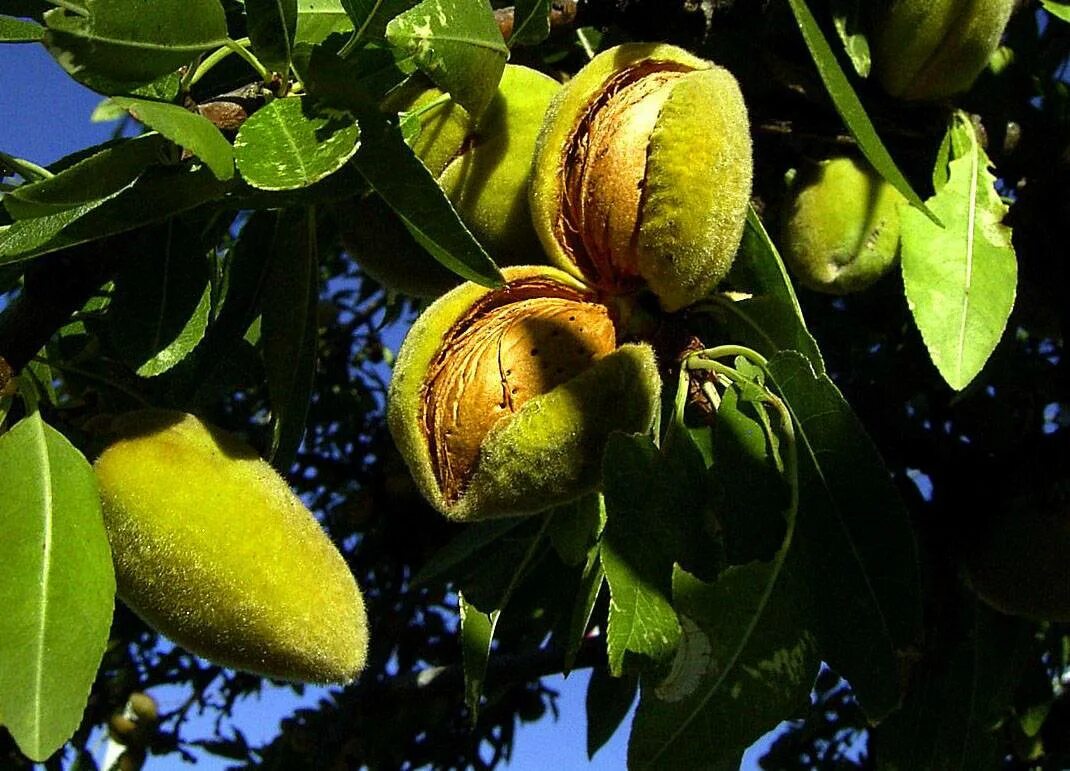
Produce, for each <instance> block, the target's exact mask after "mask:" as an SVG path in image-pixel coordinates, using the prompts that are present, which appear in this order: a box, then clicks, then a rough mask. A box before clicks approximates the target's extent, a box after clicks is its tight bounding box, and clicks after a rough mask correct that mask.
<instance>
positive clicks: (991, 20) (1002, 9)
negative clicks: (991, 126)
mask: <svg viewBox="0 0 1070 771" xmlns="http://www.w3.org/2000/svg"><path fill="white" fill-rule="evenodd" d="M1014 4H1015V0H892V2H890V3H888V2H886V3H885V5H884V7H883V8H879V9H874V11H873V13H874V14H875V17H876V18H875V21H874V23H873V26H872V30H871V35H870V43H871V45H872V48H873V65H874V72H875V74H876V76H877V79H878V80H879V81H880V83H881V85H882V86H883V87H884V90H885V91H887V92H888V93H889V94H891V95H892V96H894V97H896V98H898V99H904V100H935V99H943V98H946V97H949V96H954V95H955V94H958V93H960V92H963V91H967V90H969V88H970V86H972V85H973V82H974V80H976V79H977V76H978V75H979V74H980V73H981V70H983V69H984V67H985V64H987V62H988V60H989V58H990V57H991V56H992V54H993V53H994V52H995V50H996V48H997V47H998V46H999V41H1000V38H1001V37H1002V35H1003V30H1004V29H1005V28H1006V26H1007V21H1008V20H1009V19H1010V16H1011V12H1012V11H1013V10H1014Z"/></svg>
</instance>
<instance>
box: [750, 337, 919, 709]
mask: <svg viewBox="0 0 1070 771" xmlns="http://www.w3.org/2000/svg"><path fill="white" fill-rule="evenodd" d="M767 369H768V372H769V375H770V376H771V378H772V380H773V382H774V384H775V386H776V388H777V390H778V391H779V392H780V395H781V397H782V398H783V400H784V401H785V402H786V404H787V406H788V409H789V411H790V412H791V414H792V417H793V419H794V421H795V426H796V428H795V433H796V441H797V443H798V448H799V475H800V502H799V525H798V528H799V532H798V534H797V536H796V542H797V543H796V547H795V548H796V549H797V550H798V551H799V555H798V560H799V568H798V569H799V571H800V573H802V574H804V575H805V578H801V579H800V580H802V581H805V583H806V584H807V586H808V588H809V591H810V594H811V596H812V597H814V598H817V599H816V600H815V602H814V603H813V607H812V608H811V611H810V618H811V621H810V624H811V626H812V628H813V629H814V630H815V633H816V634H817V636H818V643H819V648H820V651H821V656H822V658H823V659H824V660H825V661H826V662H827V663H828V664H829V666H830V667H832V668H833V669H834V670H836V671H837V672H839V673H840V674H841V675H842V676H843V677H844V678H846V679H847V680H848V681H849V682H850V683H851V686H852V688H853V689H854V691H855V694H856V695H857V696H858V700H859V702H860V704H861V705H862V708H863V709H864V710H865V712H866V714H867V716H868V717H869V719H870V720H871V721H873V722H876V721H878V720H880V719H882V718H883V717H885V716H886V715H888V714H889V713H890V712H892V711H893V710H895V709H896V708H897V707H898V706H899V701H900V692H899V654H900V652H902V651H905V650H907V649H908V648H909V647H911V646H913V645H915V644H916V642H917V639H918V633H919V629H920V623H921V600H920V588H919V585H920V579H919V574H918V557H917V545H916V544H915V541H914V531H913V529H912V528H911V525H910V518H909V515H908V513H907V511H906V508H905V507H904V505H903V503H902V501H901V500H900V498H899V494H898V492H897V491H896V489H895V486H894V485H893V484H892V481H891V478H890V474H889V472H888V469H887V468H886V467H885V465H884V462H883V461H882V460H881V457H880V454H879V453H878V451H877V448H876V447H875V446H874V445H873V442H872V440H871V439H870V438H869V436H868V435H867V434H866V432H865V430H864V429H863V427H862V424H861V423H860V422H859V420H858V418H857V417H856V416H855V414H854V413H853V412H852V411H851V408H850V407H849V406H848V404H847V402H846V401H845V400H844V398H843V396H842V394H840V392H839V390H838V389H837V388H836V386H835V385H833V383H832V381H831V380H830V379H829V378H828V376H827V375H816V374H815V373H814V370H813V368H812V367H811V366H810V364H809V362H807V360H806V359H805V358H804V357H803V356H802V355H801V354H798V353H795V352H793V351H785V352H782V353H779V354H777V355H776V356H775V357H774V358H773V359H772V360H771V361H770V362H769V365H768V368H767Z"/></svg>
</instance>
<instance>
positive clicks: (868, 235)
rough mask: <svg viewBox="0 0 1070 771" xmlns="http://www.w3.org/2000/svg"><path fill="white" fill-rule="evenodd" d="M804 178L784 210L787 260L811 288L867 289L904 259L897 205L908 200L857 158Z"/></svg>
mask: <svg viewBox="0 0 1070 771" xmlns="http://www.w3.org/2000/svg"><path fill="white" fill-rule="evenodd" d="M805 176H806V179H802V180H797V182H796V190H795V192H794V195H793V197H792V199H791V201H790V203H789V204H788V206H787V208H786V209H785V220H784V227H783V232H784V260H785V262H786V263H787V264H788V267H789V268H790V269H791V272H792V275H794V276H795V277H796V278H797V279H798V280H799V281H800V282H801V283H802V284H803V285H804V286H806V287H809V288H810V289H815V290H817V291H819V292H827V293H829V294H850V293H851V292H857V291H860V290H862V289H865V288H866V287H868V286H870V285H871V284H873V283H874V282H875V281H876V280H877V279H879V278H880V277H881V276H883V275H884V274H885V273H887V272H888V271H889V270H890V269H891V268H892V266H893V265H895V263H896V260H897V259H898V257H899V210H898V206H899V204H900V203H902V202H904V201H905V199H904V198H903V196H902V195H901V194H900V193H899V191H898V190H896V189H895V188H894V187H892V186H891V185H890V184H888V183H887V182H885V181H884V179H883V178H882V177H881V176H880V175H879V174H878V173H877V172H876V170H874V169H873V168H872V167H871V166H870V165H869V164H867V163H866V162H865V161H861V160H857V159H855V158H852V157H842V158H833V159H830V160H827V161H822V162H821V163H820V164H818V166H817V168H816V169H815V170H813V171H812V172H811V173H808V174H806V175H805Z"/></svg>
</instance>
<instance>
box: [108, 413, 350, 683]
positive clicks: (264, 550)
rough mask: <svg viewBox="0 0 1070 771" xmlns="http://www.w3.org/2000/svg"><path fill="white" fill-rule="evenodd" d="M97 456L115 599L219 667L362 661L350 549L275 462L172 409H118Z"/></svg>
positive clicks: (312, 671) (295, 668) (338, 666)
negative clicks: (112, 437) (343, 549)
mask: <svg viewBox="0 0 1070 771" xmlns="http://www.w3.org/2000/svg"><path fill="white" fill-rule="evenodd" d="M113 428H114V430H115V432H116V433H117V434H118V435H119V436H120V437H121V438H119V439H118V440H117V441H116V442H114V443H113V444H112V445H111V446H109V447H108V448H107V449H106V450H105V451H104V452H103V453H102V454H101V456H100V457H99V458H98V459H97V461H96V463H95V464H94V468H95V470H96V475H97V480H98V482H99V485H100V493H101V500H102V503H103V509H104V523H105V527H106V529H107V532H108V539H109V541H110V543H111V548H112V555H113V559H114V561H115V572H116V580H117V585H118V593H119V596H120V598H121V599H122V600H123V601H124V602H125V603H126V604H127V605H129V606H130V607H131V608H132V609H133V610H134V611H135V612H137V614H138V615H140V616H141V617H142V618H143V619H144V620H145V621H146V622H147V623H148V624H149V625H151V626H152V627H154V628H155V629H156V630H158V631H159V632H161V633H163V634H165V635H167V636H168V637H169V638H171V639H172V640H173V641H174V642H176V643H177V644H179V645H181V646H182V647H184V648H186V649H187V650H189V651H191V652H192V653H196V654H198V655H200V656H203V657H204V658H206V659H208V660H210V661H213V662H215V663H217V664H221V665H223V666H228V667H233V668H234V669H242V670H246V671H249V672H256V673H259V674H263V675H267V676H269V677H276V678H281V679H284V680H302V681H309V682H320V683H327V682H348V681H350V680H352V679H353V678H354V677H356V675H357V674H358V673H359V672H360V670H361V669H362V668H363V666H364V658H365V651H366V648H367V642H368V633H367V618H366V616H365V611H364V602H363V599H362V597H361V594H360V591H359V589H358V588H357V585H356V582H355V581H354V579H353V575H352V573H351V572H350V571H349V568H348V567H347V565H346V563H345V560H344V559H343V558H342V556H341V554H339V553H338V551H337V550H336V549H335V547H334V545H333V544H332V543H331V541H330V539H329V538H328V537H327V534H326V533H325V532H324V531H323V529H322V528H321V527H320V525H319V523H318V522H316V520H315V518H314V517H313V516H312V513H311V512H310V511H309V510H308V509H307V508H305V506H304V505H303V504H302V503H301V501H300V499H299V498H298V497H297V496H296V495H294V493H293V491H292V490H290V488H289V486H287V484H286V482H285V481H284V480H283V479H282V477H280V476H279V475H278V474H277V473H276V472H275V471H274V469H272V468H271V466H269V465H268V464H267V463H265V462H264V461H263V460H261V459H260V458H259V456H257V454H256V452H255V451H254V450H253V449H252V448H251V447H249V446H248V445H246V444H244V443H243V442H241V441H239V440H238V439H237V438H235V437H233V436H231V435H230V434H227V433H225V432H223V431H221V430H219V429H217V428H214V427H212V426H209V425H208V424H206V423H204V422H202V421H201V420H199V419H198V418H196V417H194V416H192V415H187V414H185V413H181V412H174V411H171V410H142V411H138V412H133V413H128V414H126V415H123V416H121V417H119V418H117V419H116V420H115V421H114V426H113Z"/></svg>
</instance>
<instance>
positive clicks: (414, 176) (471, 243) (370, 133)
mask: <svg viewBox="0 0 1070 771" xmlns="http://www.w3.org/2000/svg"><path fill="white" fill-rule="evenodd" d="M361 126H362V129H363V144H362V147H361V150H360V152H358V153H357V155H356V157H355V158H354V161H353V162H354V163H355V164H356V166H357V169H359V170H360V173H361V174H363V175H364V178H365V179H366V180H367V181H368V184H369V185H371V186H372V188H373V189H374V190H375V192H377V193H379V195H381V196H382V197H383V200H384V201H386V202H387V204H388V205H389V206H390V208H391V209H393V210H394V211H395V212H397V214H398V216H399V217H400V218H401V219H402V221H403V222H404V223H405V227H406V228H408V230H409V232H410V233H412V235H413V237H414V238H415V239H416V240H417V241H418V242H419V244H420V245H421V246H422V247H424V249H426V250H427V251H428V252H430V254H431V255H432V256H433V257H434V258H435V259H436V260H438V261H439V262H441V263H442V264H443V265H445V266H446V267H447V268H449V269H450V270H452V271H453V272H454V273H456V274H457V275H459V276H461V277H462V278H466V279H468V280H469V281H475V282H476V283H479V284H482V285H484V286H489V287H498V286H501V285H502V284H503V283H504V279H503V278H502V275H501V271H499V270H498V266H497V265H495V264H494V261H493V260H491V258H490V256H489V255H488V254H487V252H486V250H485V249H483V247H482V246H481V245H480V243H479V242H478V241H476V239H475V237H474V236H473V235H472V233H471V231H469V230H468V228H467V227H465V225H464V223H463V222H461V220H460V218H459V217H458V216H457V211H456V210H455V209H454V208H453V204H451V203H450V201H449V199H448V198H446V194H445V193H444V192H442V188H440V187H439V186H438V183H437V182H435V178H434V177H432V176H431V172H429V171H428V170H427V167H426V166H424V165H423V163H421V161H420V159H419V158H417V157H416V155H414V154H413V151H412V148H410V147H409V146H408V145H407V144H405V139H404V137H403V136H402V134H401V131H400V129H399V128H398V126H397V124H396V123H391V122H390V121H388V120H386V119H385V118H384V117H383V116H382V115H376V114H374V113H369V114H367V115H364V114H362V117H361Z"/></svg>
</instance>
